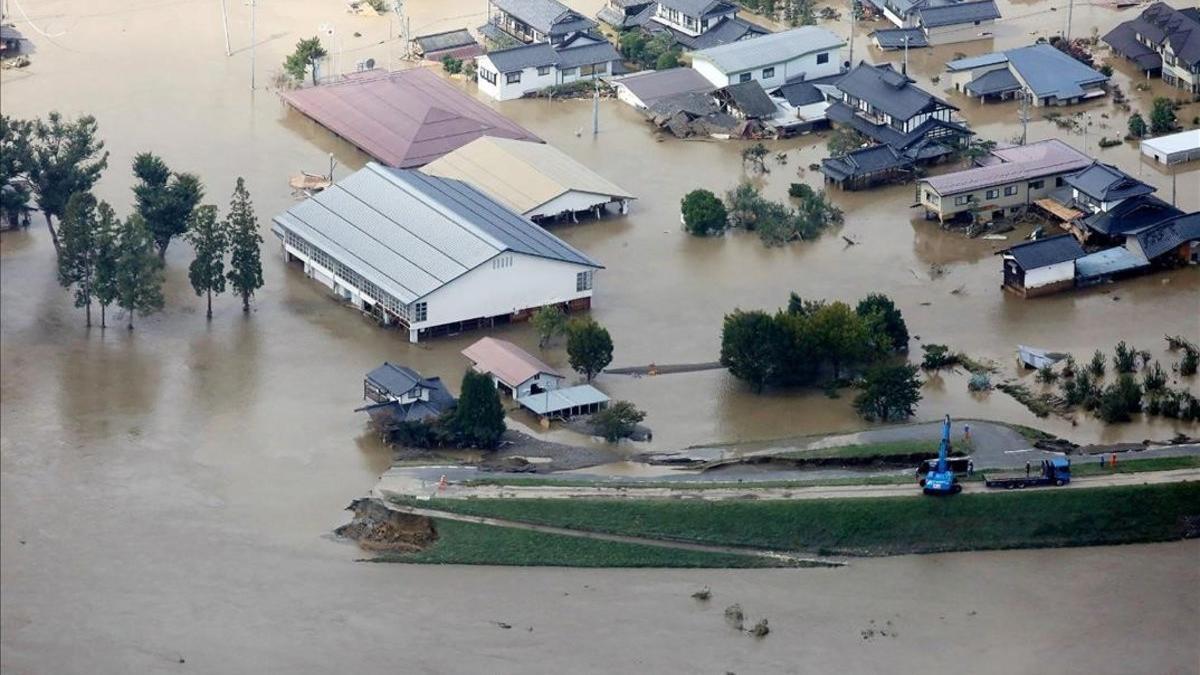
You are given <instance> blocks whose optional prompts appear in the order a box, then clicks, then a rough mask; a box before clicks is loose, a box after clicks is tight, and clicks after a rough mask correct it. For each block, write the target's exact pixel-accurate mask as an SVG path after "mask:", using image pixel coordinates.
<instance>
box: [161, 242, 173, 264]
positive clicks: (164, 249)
mask: <svg viewBox="0 0 1200 675" xmlns="http://www.w3.org/2000/svg"><path fill="white" fill-rule="evenodd" d="M170 245H171V240H170V239H168V240H166V241H164V242H163V243H161V244H158V259H159V260H166V259H167V247H168V246H170Z"/></svg>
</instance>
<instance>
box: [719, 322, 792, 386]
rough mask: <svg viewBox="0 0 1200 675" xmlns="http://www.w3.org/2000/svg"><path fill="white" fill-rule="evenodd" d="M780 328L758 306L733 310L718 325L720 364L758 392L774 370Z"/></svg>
mask: <svg viewBox="0 0 1200 675" xmlns="http://www.w3.org/2000/svg"><path fill="white" fill-rule="evenodd" d="M779 332H780V331H779V328H778V326H777V325H776V324H775V322H774V321H773V320H772V319H771V317H770V315H768V314H767V313H766V312H763V311H761V310H752V311H748V312H745V311H742V310H734V311H733V313H732V314H726V315H725V324H724V326H722V328H721V365H723V366H725V367H726V368H728V369H729V372H730V374H731V375H733V376H734V377H736V378H738V379H739V380H745V381H746V382H748V383H750V386H751V387H754V391H756V392H761V391H762V390H763V387H764V386H765V385H766V384H767V382H769V381H770V380H771V378H772V376H773V375H774V374H775V369H776V366H777V362H776V356H777V354H778V349H777V345H778V344H779Z"/></svg>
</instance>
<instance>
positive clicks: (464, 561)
mask: <svg viewBox="0 0 1200 675" xmlns="http://www.w3.org/2000/svg"><path fill="white" fill-rule="evenodd" d="M436 523H437V526H436V527H437V533H438V538H437V541H436V542H434V544H433V545H432V546H430V547H429V548H427V549H425V550H423V551H419V552H416V553H389V554H384V555H382V556H380V557H378V558H376V560H378V561H381V562H406V563H420V564H441V565H513V566H535V565H541V566H555V567H718V568H720V567H786V566H790V565H789V563H788V562H787V561H784V560H777V559H772V558H764V557H761V556H753V555H736V554H725V553H709V552H705V551H686V550H679V549H670V548H662V547H658V546H648V545H644V544H628V543H623V542H610V541H597V540H595V539H585V538H582V537H572V536H569V535H562V534H548V533H543V532H530V531H528V530H520V529H514V528H505V527H495V526H492V525H478V524H475V523H463V522H458V521H453V520H442V519H437V520H436Z"/></svg>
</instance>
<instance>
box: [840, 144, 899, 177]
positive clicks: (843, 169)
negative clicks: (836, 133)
mask: <svg viewBox="0 0 1200 675" xmlns="http://www.w3.org/2000/svg"><path fill="white" fill-rule="evenodd" d="M912 163H913V162H912V160H911V159H909V158H908V157H905V156H903V155H901V154H900V153H898V152H896V150H895V149H893V148H892V147H891V146H890V145H876V146H873V147H870V148H861V149H858V150H854V151H852V152H848V153H846V154H845V155H843V156H842V157H829V158H826V159H823V160H821V173H823V174H825V175H826V176H829V177H830V178H832V179H834V180H838V181H841V180H846V179H847V178H852V177H856V176H866V175H869V174H872V173H878V172H880V171H888V170H893V169H905V168H909V167H911V166H912Z"/></svg>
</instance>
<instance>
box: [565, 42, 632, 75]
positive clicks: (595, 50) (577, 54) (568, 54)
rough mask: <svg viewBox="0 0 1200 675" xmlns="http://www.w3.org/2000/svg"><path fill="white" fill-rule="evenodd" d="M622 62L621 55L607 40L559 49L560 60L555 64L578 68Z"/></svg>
mask: <svg viewBox="0 0 1200 675" xmlns="http://www.w3.org/2000/svg"><path fill="white" fill-rule="evenodd" d="M614 61H616V62H617V63H620V62H621V55H620V53H618V52H617V49H616V47H613V45H612V43H611V42H608V41H607V40H605V41H603V42H599V43H595V44H581V45H575V46H570V47H566V48H563V49H559V50H558V61H557V63H555V65H556V66H557V67H558V68H560V69H563V68H578V67H579V66H589V65H592V64H595V63H612V62H614Z"/></svg>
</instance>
